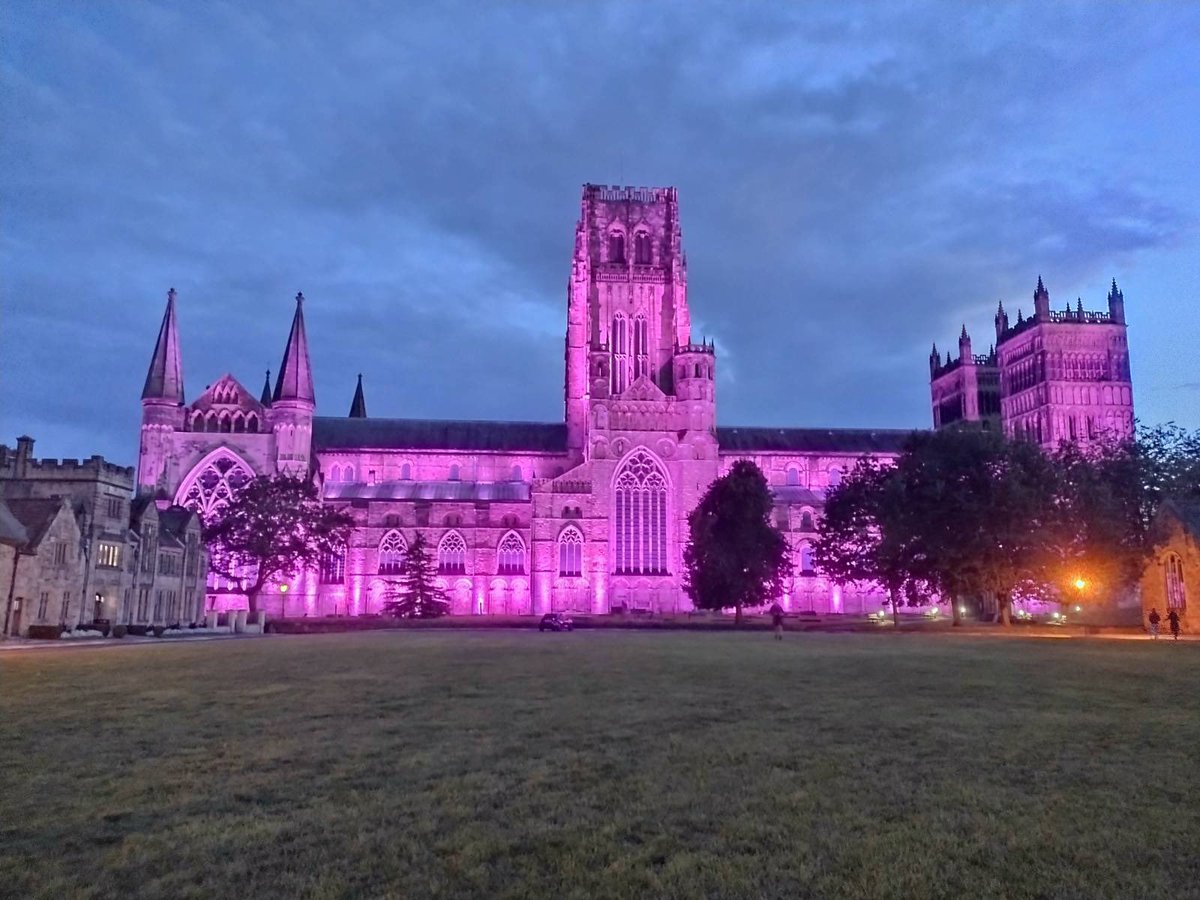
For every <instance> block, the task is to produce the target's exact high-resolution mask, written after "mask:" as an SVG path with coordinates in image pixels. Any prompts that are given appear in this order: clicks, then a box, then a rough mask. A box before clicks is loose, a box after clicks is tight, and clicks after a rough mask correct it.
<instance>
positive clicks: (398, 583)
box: [383, 531, 450, 619]
mask: <svg viewBox="0 0 1200 900" xmlns="http://www.w3.org/2000/svg"><path fill="white" fill-rule="evenodd" d="M385 598H386V599H385V600H384V604H383V611H384V612H385V613H387V614H388V615H389V616H395V617H396V618H398V619H432V618H436V617H438V616H444V615H445V614H446V613H448V612H449V611H450V602H449V601H448V600H447V599H446V594H445V592H444V591H442V589H441V588H439V587H438V586H437V566H436V565H435V563H434V561H433V559H432V557H431V556H430V554H429V544H428V543H427V542H426V541H425V535H424V534H422V533H421V532H419V531H418V532H417V534H416V537H414V538H413V541H412V543H411V544H409V545H408V552H407V553H406V554H405V556H404V567H403V569H402V570H401V573H400V578H399V579H397V580H395V581H390V582H388V590H387V593H386V595H385Z"/></svg>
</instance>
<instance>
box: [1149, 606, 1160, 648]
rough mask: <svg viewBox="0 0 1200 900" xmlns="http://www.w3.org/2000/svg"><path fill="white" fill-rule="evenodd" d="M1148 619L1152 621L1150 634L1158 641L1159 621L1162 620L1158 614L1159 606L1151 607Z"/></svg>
mask: <svg viewBox="0 0 1200 900" xmlns="http://www.w3.org/2000/svg"><path fill="white" fill-rule="evenodd" d="M1147 621H1148V622H1149V623H1150V636H1151V637H1153V638H1154V639H1155V640H1156V641H1157V640H1158V623H1159V622H1161V621H1162V619H1161V618H1160V617H1159V615H1158V608H1157V607H1151V609H1150V616H1149V618H1148V619H1147Z"/></svg>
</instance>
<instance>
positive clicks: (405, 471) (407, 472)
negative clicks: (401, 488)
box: [400, 463, 412, 481]
mask: <svg viewBox="0 0 1200 900" xmlns="http://www.w3.org/2000/svg"><path fill="white" fill-rule="evenodd" d="M400 480H401V481H411V480H412V466H411V465H409V464H408V463H405V464H404V465H402V466H401V467H400Z"/></svg>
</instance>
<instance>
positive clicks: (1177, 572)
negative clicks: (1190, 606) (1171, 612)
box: [1167, 554, 1187, 609]
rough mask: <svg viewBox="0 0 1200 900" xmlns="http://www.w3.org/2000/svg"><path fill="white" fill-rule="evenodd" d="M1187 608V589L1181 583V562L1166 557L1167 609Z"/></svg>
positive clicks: (1177, 559)
mask: <svg viewBox="0 0 1200 900" xmlns="http://www.w3.org/2000/svg"><path fill="white" fill-rule="evenodd" d="M1185 608H1187V589H1186V587H1185V586H1184V583H1183V560H1181V559H1180V558H1179V557H1178V556H1175V555H1174V554H1171V555H1170V556H1168V557H1167V609H1185Z"/></svg>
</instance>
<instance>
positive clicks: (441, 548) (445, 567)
mask: <svg viewBox="0 0 1200 900" xmlns="http://www.w3.org/2000/svg"><path fill="white" fill-rule="evenodd" d="M437 557H438V572H439V573H441V574H442V575H465V574H467V542H466V541H464V540H463V536H462V535H461V534H459V533H458V532H457V531H447V532H446V534H445V536H444V537H443V538H442V540H441V543H439V544H438V553H437Z"/></svg>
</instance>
